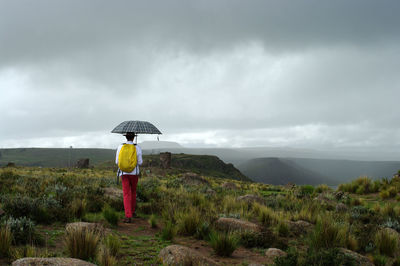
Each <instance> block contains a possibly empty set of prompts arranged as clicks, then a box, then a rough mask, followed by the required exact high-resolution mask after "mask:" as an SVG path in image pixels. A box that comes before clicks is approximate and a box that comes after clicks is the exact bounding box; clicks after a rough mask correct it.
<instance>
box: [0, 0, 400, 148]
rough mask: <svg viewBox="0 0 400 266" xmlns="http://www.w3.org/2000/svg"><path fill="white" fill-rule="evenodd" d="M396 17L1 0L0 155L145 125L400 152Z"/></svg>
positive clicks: (228, 139)
mask: <svg viewBox="0 0 400 266" xmlns="http://www.w3.org/2000/svg"><path fill="white" fill-rule="evenodd" d="M399 12H400V1H397V0H393V1H371V0H352V1H349V0H335V1H331V0H296V1H289V0H288V1H284V0H277V1H272V0H270V1H265V0H260V1H256V0H254V1H253V0H250V1H242V0H220V1H215V0H212V1H211V0H210V1H208V0H202V1H174V0H172V1H170V0H168V1H151V0H149V1H105V0H104V1H99V0H87V1H81V0H69V1H54V0H48V1H43V0H35V1H32V0H26V1H23V0H21V1H14V0H9V1H7V0H2V1H0V148H6V147H68V146H71V145H72V146H74V147H106V148H113V147H115V146H116V145H117V144H118V143H120V142H121V140H122V138H121V137H120V136H119V135H113V134H111V133H110V131H111V130H112V128H113V127H115V126H116V125H117V124H119V123H120V122H122V121H124V120H148V121H151V122H153V123H154V124H155V125H156V126H157V127H158V128H159V129H160V130H161V131H163V133H164V134H163V135H162V136H161V137H160V139H161V140H171V141H178V142H180V143H181V144H184V145H186V146H197V147H199V146H200V147H201V146H204V147H210V146H211V147H212V146H217V147H244V146H274V147H280V146H285V147H301V148H315V149H332V148H347V149H353V148H354V149H357V148H368V149H372V150H374V149H379V150H384V151H393V150H399V148H400V123H399V121H400V115H399V114H400V113H399V106H400V105H399V99H400V75H399V70H400V16H399V15H398V14H399ZM141 140H155V137H154V136H147V137H145V136H143V137H141ZM139 141H140V140H139Z"/></svg>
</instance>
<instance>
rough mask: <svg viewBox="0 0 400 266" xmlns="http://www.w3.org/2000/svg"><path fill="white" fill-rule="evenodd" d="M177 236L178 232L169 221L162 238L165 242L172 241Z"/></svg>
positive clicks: (163, 230) (162, 231)
mask: <svg viewBox="0 0 400 266" xmlns="http://www.w3.org/2000/svg"><path fill="white" fill-rule="evenodd" d="M175 234H176V230H175V227H174V225H173V224H172V222H171V221H168V222H167V224H166V225H165V227H164V228H163V229H162V230H161V238H162V239H163V240H172V239H173V238H174V236H175Z"/></svg>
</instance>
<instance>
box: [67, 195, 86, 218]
mask: <svg viewBox="0 0 400 266" xmlns="http://www.w3.org/2000/svg"><path fill="white" fill-rule="evenodd" d="M70 210H71V213H72V215H73V216H74V217H76V218H78V219H82V217H83V216H85V213H86V199H81V198H75V199H74V200H73V201H72V202H71V204H70Z"/></svg>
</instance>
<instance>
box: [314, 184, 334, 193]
mask: <svg viewBox="0 0 400 266" xmlns="http://www.w3.org/2000/svg"><path fill="white" fill-rule="evenodd" d="M330 190H332V189H331V188H330V187H328V185H325V184H322V185H318V186H317V187H316V188H315V192H317V193H322V192H325V191H330Z"/></svg>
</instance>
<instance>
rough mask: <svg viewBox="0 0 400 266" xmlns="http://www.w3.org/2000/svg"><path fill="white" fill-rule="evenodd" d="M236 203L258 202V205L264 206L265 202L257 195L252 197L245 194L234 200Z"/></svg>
mask: <svg viewBox="0 0 400 266" xmlns="http://www.w3.org/2000/svg"><path fill="white" fill-rule="evenodd" d="M236 200H237V201H245V202H247V203H249V204H251V203H254V202H258V203H260V204H265V200H264V199H263V198H262V197H260V196H257V195H252V194H247V195H244V196H240V197H237V198H236Z"/></svg>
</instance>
